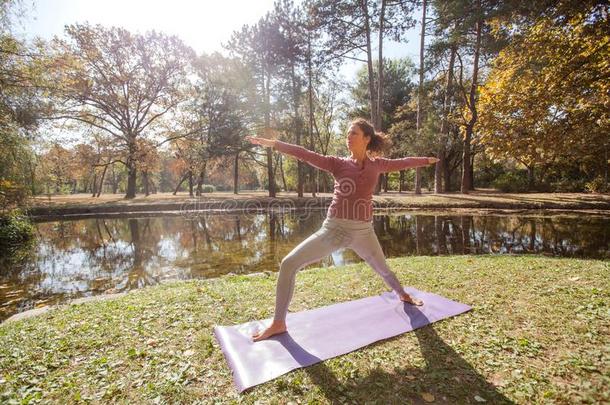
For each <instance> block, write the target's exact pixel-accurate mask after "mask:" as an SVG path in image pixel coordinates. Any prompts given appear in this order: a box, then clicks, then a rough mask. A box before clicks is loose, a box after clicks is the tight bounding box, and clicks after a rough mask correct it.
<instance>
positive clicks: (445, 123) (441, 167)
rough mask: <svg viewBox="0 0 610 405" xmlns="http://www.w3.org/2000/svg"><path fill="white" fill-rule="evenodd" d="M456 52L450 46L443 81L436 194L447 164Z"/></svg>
mask: <svg viewBox="0 0 610 405" xmlns="http://www.w3.org/2000/svg"><path fill="white" fill-rule="evenodd" d="M456 52H457V48H456V46H455V44H454V45H452V46H451V54H450V55H449V67H448V68H447V80H446V81H445V97H444V100H443V112H442V114H443V115H442V117H441V130H440V135H441V136H440V147H439V151H438V156H437V157H438V158H439V159H440V160H439V162H438V163H437V164H436V167H435V170H434V191H435V192H436V193H442V192H443V184H442V181H441V176H442V175H443V172H444V171H445V166H446V165H447V164H448V162H447V161H446V158H447V156H446V153H445V145H446V144H447V139H448V138H449V106H450V105H451V100H452V96H453V95H452V92H451V89H452V88H453V67H454V66H455V53H456ZM447 190H448V185H447V183H445V187H444V191H447Z"/></svg>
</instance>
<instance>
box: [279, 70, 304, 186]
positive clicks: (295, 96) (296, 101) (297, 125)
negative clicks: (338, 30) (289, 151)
mask: <svg viewBox="0 0 610 405" xmlns="http://www.w3.org/2000/svg"><path fill="white" fill-rule="evenodd" d="M290 74H291V78H292V105H293V108H294V124H293V126H294V132H295V136H296V143H297V145H300V144H301V120H300V119H299V105H300V91H299V90H300V86H298V82H297V77H296V74H295V72H294V61H293V62H292V63H291V64H290ZM283 173H284V172H283V171H282V176H283V175H284V174H283ZM285 183H286V181H285V180H284V184H285ZM297 197H303V162H301V161H300V160H297Z"/></svg>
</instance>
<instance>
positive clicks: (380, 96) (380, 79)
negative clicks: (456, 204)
mask: <svg viewBox="0 0 610 405" xmlns="http://www.w3.org/2000/svg"><path fill="white" fill-rule="evenodd" d="M385 7H386V0H381V11H380V13H379V44H378V47H379V60H378V61H377V76H378V78H377V103H376V104H377V105H376V107H377V113H376V114H375V116H376V119H377V122H375V124H374V125H375V127H376V128H377V129H378V130H380V131H383V122H382V110H383V23H384V21H385ZM386 191H387V189H386Z"/></svg>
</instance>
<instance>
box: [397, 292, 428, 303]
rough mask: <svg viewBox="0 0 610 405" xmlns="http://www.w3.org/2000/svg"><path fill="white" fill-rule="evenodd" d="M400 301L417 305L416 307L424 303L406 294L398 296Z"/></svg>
mask: <svg viewBox="0 0 610 405" xmlns="http://www.w3.org/2000/svg"><path fill="white" fill-rule="evenodd" d="M400 300H401V301H404V302H408V303H409V304H413V305H417V306H420V305H424V302H423V301H422V300H420V299H419V298H414V297H411V296H410V295H409V294H407V293H405V294H402V295H401V296H400Z"/></svg>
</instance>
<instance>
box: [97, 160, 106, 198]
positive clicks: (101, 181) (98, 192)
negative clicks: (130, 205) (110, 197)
mask: <svg viewBox="0 0 610 405" xmlns="http://www.w3.org/2000/svg"><path fill="white" fill-rule="evenodd" d="M107 169H108V165H106V166H104V170H103V171H102V178H101V179H100V185H99V187H98V189H97V197H99V196H100V194H102V189H103V188H104V178H105V177H106V170H107Z"/></svg>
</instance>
